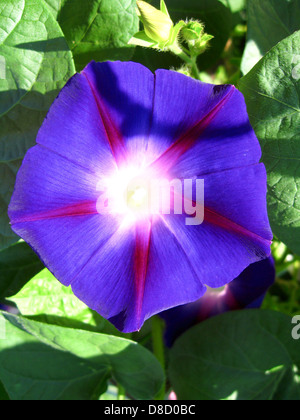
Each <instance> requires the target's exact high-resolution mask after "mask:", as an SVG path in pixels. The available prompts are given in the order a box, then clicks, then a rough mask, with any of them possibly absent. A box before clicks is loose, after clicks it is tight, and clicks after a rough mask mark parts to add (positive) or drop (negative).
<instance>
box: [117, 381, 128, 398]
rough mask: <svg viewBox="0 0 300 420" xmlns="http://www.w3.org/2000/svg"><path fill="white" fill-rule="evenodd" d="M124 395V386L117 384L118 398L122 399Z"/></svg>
mask: <svg viewBox="0 0 300 420" xmlns="http://www.w3.org/2000/svg"><path fill="white" fill-rule="evenodd" d="M125 397H126V391H125V388H123V387H122V385H120V384H118V400H119V401H124V400H125Z"/></svg>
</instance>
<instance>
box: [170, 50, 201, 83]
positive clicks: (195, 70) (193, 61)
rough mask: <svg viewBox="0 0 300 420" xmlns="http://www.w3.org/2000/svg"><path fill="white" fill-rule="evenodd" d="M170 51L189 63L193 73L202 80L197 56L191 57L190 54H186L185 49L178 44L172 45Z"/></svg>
mask: <svg viewBox="0 0 300 420" xmlns="http://www.w3.org/2000/svg"><path fill="white" fill-rule="evenodd" d="M169 51H170V52H171V53H173V54H175V55H177V57H179V58H181V60H183V61H184V62H185V63H187V64H188V65H189V66H190V68H191V70H192V75H193V77H194V78H195V79H197V80H200V75H199V69H198V66H197V57H190V56H189V55H188V54H186V53H185V52H184V51H183V49H182V48H181V47H180V46H179V45H178V44H177V45H176V44H174V45H172V46H171V47H170V48H169Z"/></svg>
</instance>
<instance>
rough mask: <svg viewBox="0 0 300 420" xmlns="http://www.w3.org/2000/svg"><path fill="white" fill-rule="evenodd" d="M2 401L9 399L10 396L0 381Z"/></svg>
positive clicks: (0, 398) (0, 399)
mask: <svg viewBox="0 0 300 420" xmlns="http://www.w3.org/2000/svg"><path fill="white" fill-rule="evenodd" d="M0 401H9V396H8V394H7V392H6V391H5V388H4V386H3V384H2V383H1V382H0Z"/></svg>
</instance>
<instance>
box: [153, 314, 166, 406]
mask: <svg viewBox="0 0 300 420" xmlns="http://www.w3.org/2000/svg"><path fill="white" fill-rule="evenodd" d="M163 330H164V328H163V321H162V320H161V319H160V318H159V317H158V316H154V317H153V318H152V345H153V353H154V355H155V356H156V358H157V360H158V361H159V363H160V364H161V366H162V368H163V371H164V373H165V367H166V366H165V348H164V340H163ZM165 393H166V382H165V380H164V383H163V386H162V388H161V390H160V392H159V393H158V394H157V396H156V398H155V399H156V400H160V401H163V400H164V399H165Z"/></svg>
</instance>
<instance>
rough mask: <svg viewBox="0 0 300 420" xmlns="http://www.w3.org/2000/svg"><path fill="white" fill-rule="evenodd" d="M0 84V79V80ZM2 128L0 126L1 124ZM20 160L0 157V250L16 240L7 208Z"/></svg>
mask: <svg viewBox="0 0 300 420" xmlns="http://www.w3.org/2000/svg"><path fill="white" fill-rule="evenodd" d="M0 85H1V80H0ZM0 97H1V92H0ZM0 121H1V118H0ZM1 128H2V126H1ZM1 141H2V135H1V131H0V151H1ZM21 163H22V160H21V159H19V160H12V161H8V162H1V159H0V179H1V183H0V250H1V249H4V248H6V247H7V246H9V245H11V244H13V243H15V242H17V241H18V239H19V238H18V237H17V235H15V234H14V232H13V231H12V230H11V228H10V225H9V218H8V215H7V208H8V205H9V202H10V199H11V195H12V193H13V190H14V185H15V179H16V174H17V172H18V170H19V167H20V165H21Z"/></svg>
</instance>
